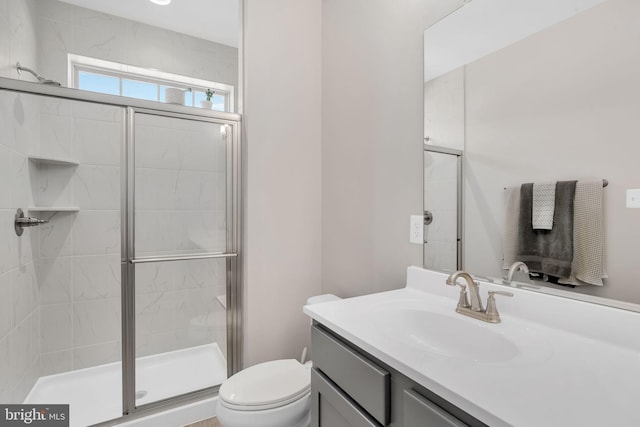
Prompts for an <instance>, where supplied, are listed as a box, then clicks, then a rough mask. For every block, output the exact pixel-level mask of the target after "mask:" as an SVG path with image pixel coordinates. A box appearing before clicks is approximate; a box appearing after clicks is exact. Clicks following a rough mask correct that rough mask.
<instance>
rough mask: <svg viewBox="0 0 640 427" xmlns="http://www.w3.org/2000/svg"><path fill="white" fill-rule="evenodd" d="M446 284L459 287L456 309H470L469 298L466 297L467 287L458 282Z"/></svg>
mask: <svg viewBox="0 0 640 427" xmlns="http://www.w3.org/2000/svg"><path fill="white" fill-rule="evenodd" d="M446 284H447V285H449V286H454V285H458V286H460V297H459V298H458V308H461V307H462V308H469V307H471V304H469V298H468V297H467V285H464V284H462V283H458V282H453V283H449V282H447V283H446Z"/></svg>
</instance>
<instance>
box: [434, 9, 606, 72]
mask: <svg viewBox="0 0 640 427" xmlns="http://www.w3.org/2000/svg"><path fill="white" fill-rule="evenodd" d="M603 1H605V0H561V1H559V0H473V1H471V2H470V3H467V4H465V5H464V6H463V7H461V8H460V9H458V10H457V11H455V12H454V13H452V14H451V15H449V16H448V17H446V18H445V19H443V20H441V21H439V22H437V23H436V24H434V25H433V26H431V27H429V28H427V29H426V30H425V32H424V80H425V81H429V80H431V79H433V78H435V77H438V76H441V75H443V74H445V73H447V72H449V71H451V70H454V69H456V68H458V67H460V66H462V65H465V64H469V63H470V62H473V61H475V60H476V59H479V58H482V57H483V56H485V55H488V54H490V53H492V52H495V51H497V50H499V49H502V48H503V47H506V46H508V45H510V44H512V43H515V42H517V41H518V40H522V39H524V38H525V37H527V36H529V35H531V34H534V33H537V32H538V31H541V30H543V29H545V28H547V27H549V26H551V25H553V24H555V23H558V22H561V21H564V20H565V19H568V18H570V17H572V16H574V15H576V14H577V13H579V12H582V11H583V10H586V9H588V8H590V7H593V6H595V5H597V4H599V3H602V2H603Z"/></svg>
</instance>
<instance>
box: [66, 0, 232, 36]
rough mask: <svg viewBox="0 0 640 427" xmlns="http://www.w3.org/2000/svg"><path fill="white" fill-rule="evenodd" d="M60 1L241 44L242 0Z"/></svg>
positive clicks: (181, 31) (169, 28) (157, 25)
mask: <svg viewBox="0 0 640 427" xmlns="http://www.w3.org/2000/svg"><path fill="white" fill-rule="evenodd" d="M61 1H63V2H65V3H71V4H74V5H76V6H80V7H85V8H87V9H93V10H97V11H99V12H104V13H108V14H111V15H116V16H120V17H122V18H127V19H130V20H132V21H138V22H142V23H145V24H149V25H153V26H156V27H161V28H165V29H168V30H172V31H176V32H179V33H184V34H188V35H190V36H194V37H198V38H201V39H205V40H210V41H214V42H217V43H222V44H226V45H228V46H233V47H238V40H239V36H240V7H239V2H240V0H173V1H172V2H171V3H170V4H169V5H167V6H158V5H156V4H154V3H151V2H150V1H149V0H61Z"/></svg>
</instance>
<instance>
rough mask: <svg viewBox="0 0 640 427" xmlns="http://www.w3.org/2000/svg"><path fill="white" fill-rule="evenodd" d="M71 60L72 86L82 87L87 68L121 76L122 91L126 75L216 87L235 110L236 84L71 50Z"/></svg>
mask: <svg viewBox="0 0 640 427" xmlns="http://www.w3.org/2000/svg"><path fill="white" fill-rule="evenodd" d="M67 61H68V66H67V70H68V71H67V83H68V87H72V88H76V89H78V87H77V85H78V82H79V79H78V75H79V73H80V71H86V72H90V73H94V74H102V75H106V76H111V77H116V78H118V79H120V93H122V79H123V78H124V79H126V78H134V79H135V80H139V81H143V82H148V83H154V84H158V85H164V86H171V87H176V88H180V89H198V90H200V91H206V90H207V89H212V90H214V91H215V93H216V95H223V96H224V98H225V102H224V104H225V111H227V112H234V111H235V109H234V99H235V96H234V95H235V88H234V87H233V85H229V84H225V83H217V82H212V81H208V80H202V79H197V78H195V77H189V76H183V75H180V74H173V73H167V72H164V71H159V70H151V69H148V68H142V67H136V66H133V65H127V64H121V63H119V62H112V61H105V60H104V59H98V58H91V57H88V56H82V55H76V54H73V53H69V54H68V55H67ZM194 107H195V105H194Z"/></svg>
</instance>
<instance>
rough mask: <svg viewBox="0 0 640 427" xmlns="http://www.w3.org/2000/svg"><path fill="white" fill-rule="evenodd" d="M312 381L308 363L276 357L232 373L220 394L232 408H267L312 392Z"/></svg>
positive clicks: (286, 402)
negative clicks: (276, 358)
mask: <svg viewBox="0 0 640 427" xmlns="http://www.w3.org/2000/svg"><path fill="white" fill-rule="evenodd" d="M310 384H311V373H310V369H309V367H308V366H305V365H302V364H300V362H298V361H297V360H294V359H286V360H274V361H271V362H265V363H260V364H258V365H255V366H252V367H250V368H247V369H244V370H242V371H240V372H238V373H237V374H235V375H233V376H231V378H229V379H228V380H226V381H225V382H224V383H223V384H222V386H221V387H220V391H219V396H220V399H221V400H222V401H223V402H224V403H225V404H226V406H229V407H234V408H245V409H248V410H251V409H253V410H258V409H267V408H272V407H278V406H282V405H285V404H288V403H290V402H293V401H295V400H297V399H299V398H300V397H302V396H303V395H305V394H306V393H307V392H308V391H309V389H310Z"/></svg>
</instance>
